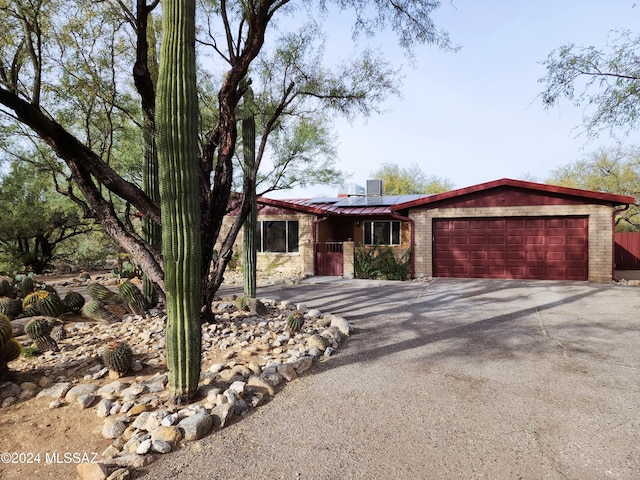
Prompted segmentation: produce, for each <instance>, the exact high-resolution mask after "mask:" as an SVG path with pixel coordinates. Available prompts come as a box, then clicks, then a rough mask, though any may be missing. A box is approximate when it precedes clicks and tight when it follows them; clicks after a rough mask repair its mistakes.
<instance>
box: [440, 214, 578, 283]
mask: <svg viewBox="0 0 640 480" xmlns="http://www.w3.org/2000/svg"><path fill="white" fill-rule="evenodd" d="M588 225H589V220H588V218H587V217H523V218H519V217H518V218H456V219H435V220H434V221H433V231H434V237H433V274H434V276H436V277H462V278H530V279H540V280H587V279H588V243H587V239H588Z"/></svg>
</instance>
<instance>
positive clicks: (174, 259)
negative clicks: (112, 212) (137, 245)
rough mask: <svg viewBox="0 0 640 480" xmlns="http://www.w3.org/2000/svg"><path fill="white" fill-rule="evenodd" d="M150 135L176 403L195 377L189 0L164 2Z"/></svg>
mask: <svg viewBox="0 0 640 480" xmlns="http://www.w3.org/2000/svg"><path fill="white" fill-rule="evenodd" d="M162 27H163V28H162V32H163V33H162V51H161V55H160V74H159V78H158V94H157V134H158V142H157V145H158V159H159V167H160V168H159V173H160V205H161V212H162V253H163V256H164V274H165V290H166V295H167V298H166V303H167V338H166V348H167V367H168V370H169V390H170V393H171V400H172V402H173V403H175V404H184V403H187V402H188V401H189V400H190V399H191V398H192V397H193V395H194V394H195V393H196V390H197V388H198V380H199V378H200V353H201V348H202V346H201V327H200V319H199V313H200V278H201V277H200V263H201V249H200V197H199V179H198V173H199V167H198V153H199V152H198V97H197V91H196V61H195V60H196V59H195V0H182V1H181V0H166V1H165V2H163V25H162Z"/></svg>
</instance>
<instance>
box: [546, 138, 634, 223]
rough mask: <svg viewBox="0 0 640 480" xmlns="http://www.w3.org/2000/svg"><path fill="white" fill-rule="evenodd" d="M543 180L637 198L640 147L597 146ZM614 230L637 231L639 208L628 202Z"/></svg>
mask: <svg viewBox="0 0 640 480" xmlns="http://www.w3.org/2000/svg"><path fill="white" fill-rule="evenodd" d="M547 183H550V184H552V185H562V186H565V187H571V188H580V189H584V190H593V191H596V192H607V193H614V194H619V195H629V196H632V197H635V198H638V197H640V149H638V147H629V148H618V149H599V150H597V151H595V152H593V153H591V154H589V155H588V156H587V157H586V158H585V159H582V160H578V161H576V162H573V163H569V164H567V165H564V166H561V167H558V168H556V169H555V170H553V171H552V172H551V176H550V177H549V178H548V179H547ZM616 230H617V231H629V230H640V209H639V208H638V207H637V206H635V205H632V206H631V208H629V209H628V210H626V211H623V212H619V213H618V214H617V216H616Z"/></svg>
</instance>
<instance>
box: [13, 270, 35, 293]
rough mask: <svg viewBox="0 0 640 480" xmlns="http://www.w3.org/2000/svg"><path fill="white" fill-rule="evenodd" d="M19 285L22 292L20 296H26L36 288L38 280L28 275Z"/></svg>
mask: <svg viewBox="0 0 640 480" xmlns="http://www.w3.org/2000/svg"><path fill="white" fill-rule="evenodd" d="M17 286H18V292H19V293H20V296H21V297H23V298H24V297H26V296H27V295H29V294H30V293H31V292H33V291H34V290H35V288H36V282H35V281H34V280H33V278H32V277H30V276H28V275H27V276H26V277H24V278H23V279H22V280H20V282H19V283H18V285H17Z"/></svg>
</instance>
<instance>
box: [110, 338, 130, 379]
mask: <svg viewBox="0 0 640 480" xmlns="http://www.w3.org/2000/svg"><path fill="white" fill-rule="evenodd" d="M102 359H103V360H104V364H105V366H106V367H107V368H108V369H109V370H112V371H114V372H117V373H119V374H125V373H127V372H128V371H129V369H130V368H131V365H132V364H133V351H132V350H131V347H129V345H127V344H126V343H124V342H111V343H109V345H107V347H106V348H105V349H104V351H103V353H102Z"/></svg>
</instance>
